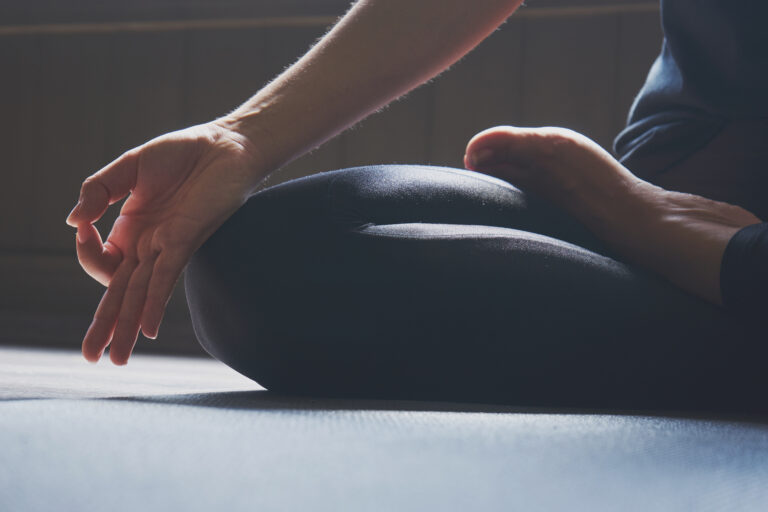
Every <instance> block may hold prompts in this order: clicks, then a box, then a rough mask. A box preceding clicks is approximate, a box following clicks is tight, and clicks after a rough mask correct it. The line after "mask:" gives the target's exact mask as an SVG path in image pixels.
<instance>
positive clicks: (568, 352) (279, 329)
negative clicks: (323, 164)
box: [186, 166, 756, 407]
mask: <svg viewBox="0 0 768 512" xmlns="http://www.w3.org/2000/svg"><path fill="white" fill-rule="evenodd" d="M534 211H535V209H534V208H533V207H530V205H528V204H527V203H526V198H525V197H524V196H522V195H521V194H520V193H519V191H517V190H516V189H514V188H512V187H510V186H509V185H507V184H505V183H503V182H500V181H498V180H494V179H491V178H488V177H485V176H482V175H478V174H475V173H469V172H465V171H453V170H447V169H440V168H428V167H415V166H414V167H409V166H381V167H371V168H357V169H349V170H342V171H336V172H332V173H324V174H320V175H314V176H311V177H309V178H306V179H302V180H296V181H293V182H289V183H287V184H284V185H279V186H277V187H273V188H270V189H267V190H265V191H263V192H261V193H259V194H257V195H255V196H254V197H253V198H252V199H251V200H250V201H249V202H248V203H247V204H246V205H245V206H244V207H243V208H242V209H241V210H240V211H238V212H237V213H236V214H235V215H234V216H233V217H232V218H231V219H230V220H229V221H228V222H227V223H226V224H225V225H223V226H222V228H221V229H220V230H219V231H218V232H217V233H216V234H214V236H213V237H211V239H210V240H209V241H208V242H206V244H205V245H204V246H203V247H201V249H200V250H199V251H198V253H197V254H196V255H195V257H194V258H193V260H192V262H191V263H190V266H189V268H188V270H187V275H186V285H187V296H188V301H189V305H190V310H191V312H192V317H193V322H194V325H195V330H196V333H197V335H198V338H199V339H200V342H201V343H202V344H203V346H204V347H206V349H207V350H208V351H209V352H211V353H212V354H213V355H214V356H215V357H217V358H219V359H221V360H222V361H224V362H225V363H227V364H229V365H230V366H232V367H233V368H235V369H236V370H238V371H240V372H242V373H244V374H245V375H248V376H249V377H251V378H253V379H254V380H256V381H257V382H259V383H261V384H262V385H264V386H265V387H267V388H269V389H272V390H277V391H285V392H298V393H317V394H325V395H334V396H362V397H367V398H410V399H440V400H468V401H493V402H506V403H517V404H529V405H530V404H536V405H544V404H549V405H600V406H617V405H619V406H625V407H626V406H627V405H628V404H633V405H638V406H640V405H656V406H662V405H664V404H665V403H671V404H680V403H683V402H684V401H685V402H686V403H688V404H689V405H691V404H693V403H695V402H696V400H699V401H700V402H701V401H705V403H710V402H712V401H714V402H715V403H721V404H722V403H725V402H727V401H728V400H732V395H733V394H734V392H735V391H734V390H738V389H742V390H743V389H745V388H746V387H747V386H748V384H750V383H752V380H754V379H755V378H756V377H755V373H754V372H752V371H751V370H750V368H746V367H744V364H743V363H744V362H745V361H748V358H746V357H745V354H746V353H745V352H744V350H743V349H744V346H745V342H743V341H742V340H744V339H745V338H744V337H743V336H741V335H740V333H738V332H736V331H733V330H732V328H733V325H732V324H735V322H731V321H730V319H729V318H728V317H727V316H726V315H724V314H723V313H722V312H721V311H720V310H719V309H718V308H715V307H713V306H710V305H708V304H706V303H704V302H702V301H700V300H698V299H695V298H692V297H689V296H688V295H686V294H684V293H682V292H680V291H679V290H677V289H675V288H673V287H671V286H669V285H667V284H666V283H664V282H662V281H660V280H659V279H657V278H655V277H654V276H650V275H647V274H645V273H642V272H639V271H636V270H634V269H632V268H630V267H627V266H626V265H624V264H622V263H620V262H617V261H615V260H613V259H611V258H609V257H606V256H604V255H601V254H599V253H597V252H594V251H591V250H588V249H585V248H583V247H581V246H579V245H575V244H573V243H569V242H566V241H563V240H559V239H556V238H554V237H552V236H548V235H547V234H541V233H534V232H531V231H530V230H531V229H538V230H539V231H544V232H546V233H553V232H554V231H556V230H557V229H562V226H557V225H550V224H549V223H548V221H542V220H541V219H539V218H538V217H537V216H536V215H533V213H534ZM544 218H546V215H545V216H544ZM520 228H524V229H520ZM553 230H554V231H553ZM569 234H571V232H569ZM579 236H581V234H579V233H576V234H575V235H573V237H574V239H576V238H578V237H579ZM726 335H734V336H735V338H736V339H735V340H730V339H729V340H728V343H725V341H726V339H725V336H726ZM750 347H751V346H750ZM751 350H752V353H751V355H752V356H754V355H755V353H754V349H751ZM739 351H741V353H740V354H739ZM729 358H736V360H734V361H732V362H735V363H736V364H742V367H741V368H740V370H741V371H740V372H735V371H733V370H730V369H729V368H731V367H732V366H729V364H727V363H726V362H727V361H728V359H729ZM692 360H695V363H692ZM724 372H725V373H724ZM707 401H708V402H707ZM734 403H735V402H734Z"/></svg>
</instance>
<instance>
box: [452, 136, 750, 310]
mask: <svg viewBox="0 0 768 512" xmlns="http://www.w3.org/2000/svg"><path fill="white" fill-rule="evenodd" d="M464 162H465V165H466V167H467V168H469V169H472V170H475V171H478V172H483V173H486V174H490V175H493V176H496V177H499V178H501V179H504V180H507V181H509V182H510V183H512V184H514V185H516V186H518V187H520V188H521V189H523V190H527V191H530V192H533V193H534V194H536V195H538V196H540V197H543V198H546V199H548V200H549V201H551V202H553V203H555V204H556V205H558V206H560V207H561V208H563V209H564V210H565V211H567V212H569V213H570V214H571V215H573V216H574V217H576V218H577V219H579V220H580V221H581V222H582V223H583V224H584V225H586V226H587V227H588V228H589V229H591V230H592V231H593V232H594V233H595V234H596V235H597V236H598V237H599V238H601V239H602V240H603V241H604V242H606V243H607V244H608V245H609V246H610V247H611V248H612V249H614V250H615V251H616V252H617V253H618V254H619V255H621V256H622V257H623V258H624V259H625V260H626V261H629V262H631V263H634V264H637V265H640V266H643V267H646V268H649V269H651V270H654V271H655V272H657V273H659V274H661V275H662V276H664V277H666V278H667V279H668V280H669V281H671V282H672V283H674V284H676V285H677V286H679V287H681V288H683V289H684V290H686V291H688V292H690V293H693V294H695V295H698V296H700V297H702V298H704V299H706V300H708V301H710V302H713V303H715V304H722V297H721V294H720V265H721V262H722V258H723V253H724V252H725V248H726V246H727V244H728V241H729V240H730V239H731V237H732V236H733V235H734V234H735V233H736V232H737V231H739V230H740V229H741V228H743V227H745V226H748V225H751V224H755V223H758V222H760V219H758V218H757V217H755V216H754V215H753V214H752V213H750V212H748V211H746V210H744V209H742V208H739V207H738V206H734V205H730V204H726V203H721V202H718V201H712V200H710V199H706V198H703V197H700V196H696V195H692V194H683V193H680V192H672V191H669V190H664V189H662V188H659V187H657V186H655V185H652V184H650V183H648V182H646V181H643V180H641V179H640V178H638V177H637V176H635V175H633V174H632V173H631V172H630V171H629V170H628V169H627V168H626V167H624V166H623V165H621V163H619V162H618V161H616V159H614V158H613V157H612V156H611V155H610V154H609V153H608V152H606V151H605V150H603V148H601V147H600V146H599V145H598V144H596V143H595V142H593V141H592V140H590V139H588V138H587V137H585V136H583V135H581V134H579V133H576V132H573V131H571V130H567V129H563V128H515V127H512V126H499V127H495V128H489V129H487V130H484V131H482V132H480V133H478V134H477V135H475V136H474V137H473V138H472V139H471V140H470V141H469V144H468V145H467V149H466V153H465V157H464Z"/></svg>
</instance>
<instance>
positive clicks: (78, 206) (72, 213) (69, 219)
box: [66, 201, 80, 228]
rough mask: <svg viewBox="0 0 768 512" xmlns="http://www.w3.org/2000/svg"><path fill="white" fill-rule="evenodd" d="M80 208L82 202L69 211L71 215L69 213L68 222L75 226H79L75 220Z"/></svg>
mask: <svg viewBox="0 0 768 512" xmlns="http://www.w3.org/2000/svg"><path fill="white" fill-rule="evenodd" d="M79 208H80V202H79V201H78V203H77V204H76V205H75V207H74V208H72V211H70V212H69V215H67V220H66V223H67V224H68V225H70V226H72V227H73V228H76V227H77V222H76V221H75V217H77V213H78V210H79Z"/></svg>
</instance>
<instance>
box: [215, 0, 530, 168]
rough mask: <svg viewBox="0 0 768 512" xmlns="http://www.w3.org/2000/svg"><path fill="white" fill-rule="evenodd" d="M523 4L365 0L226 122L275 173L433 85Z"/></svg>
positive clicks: (495, 0) (489, 0)
mask: <svg viewBox="0 0 768 512" xmlns="http://www.w3.org/2000/svg"><path fill="white" fill-rule="evenodd" d="M520 3H522V0H485V1H482V2H475V1H472V0H464V1H453V2H445V1H444V0H417V1H414V0H360V1H358V2H357V3H356V4H355V5H354V6H353V7H352V9H351V10H350V11H349V12H348V13H347V14H346V15H345V16H344V17H343V18H342V19H341V20H340V21H339V22H338V23H337V25H336V26H335V27H334V28H333V29H332V30H331V31H330V32H329V33H328V34H326V35H325V37H323V38H322V39H321V40H320V41H319V42H318V43H317V44H316V45H315V46H314V47H313V48H312V49H311V50H310V51H309V52H308V53H307V54H306V55H304V56H303V57H302V58H301V59H300V60H299V61H298V62H296V63H295V64H294V65H293V66H291V67H290V68H288V69H287V70H286V71H285V72H284V73H282V74H281V75H280V76H279V77H277V78H276V79H275V80H274V81H273V82H271V83H270V84H269V85H267V86H266V87H264V89H262V90H261V91H259V92H258V93H257V94H256V95H254V96H253V97H252V98H251V99H249V100H248V101H247V102H246V103H244V104H243V105H242V106H240V107H239V108H238V109H237V110H235V111H234V112H233V113H231V114H229V115H228V116H226V117H224V118H222V120H221V121H222V122H225V123H227V124H228V125H229V126H230V127H233V128H235V129H236V130H237V131H239V132H241V133H243V134H245V136H246V138H247V139H248V140H249V141H250V143H251V144H253V146H254V148H255V150H256V151H258V152H259V154H260V155H261V157H262V159H263V160H264V168H265V169H267V171H265V172H270V171H271V170H274V169H276V168H278V167H280V166H281V165H284V164H285V163H287V162H289V161H290V160H292V159H294V158H297V157H298V156H301V155H302V154H303V153H305V152H307V151H309V150H310V149H312V148H314V147H317V146H318V145H320V144H322V143H323V142H325V141H326V140H328V139H330V138H331V137H333V136H334V135H336V134H337V133H339V132H340V131H342V130H344V129H345V128H347V127H349V126H351V125H353V124H354V123H356V122H357V121H359V120H360V119H362V118H364V117H365V116H367V115H368V114H370V113H371V112H374V111H375V110H377V109H378V108H380V107H382V106H383V105H386V104H387V103H389V102H390V101H392V100H394V99H395V98H397V97H399V96H401V95H403V94H405V93H406V92H408V91H409V90H411V89H413V88H414V87H416V86H418V85H419V84H421V83H424V82H426V81H427V80H429V79H430V78H432V77H433V76H435V75H437V74H438V73H440V72H441V71H442V70H444V69H445V68H447V67H448V66H450V65H451V64H453V63H454V62H455V61H457V60H458V59H459V58H461V57H462V56H463V55H464V54H466V53H467V52H469V51H470V50H471V49H472V48H474V47H475V46H476V45H477V44H478V43H479V42H480V41H482V40H483V39H484V38H485V37H487V36H488V35H489V34H490V33H491V32H492V31H493V30H494V29H495V28H496V27H498V26H499V25H500V24H501V23H503V22H504V20H505V19H506V18H507V17H508V16H509V15H510V14H511V13H512V12H513V11H514V10H515V9H516V8H517V7H518V6H519V5H520Z"/></svg>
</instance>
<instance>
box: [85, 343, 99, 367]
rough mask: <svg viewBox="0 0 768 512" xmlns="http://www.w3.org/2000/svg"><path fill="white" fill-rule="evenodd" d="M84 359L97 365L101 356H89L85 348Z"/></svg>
mask: <svg viewBox="0 0 768 512" xmlns="http://www.w3.org/2000/svg"><path fill="white" fill-rule="evenodd" d="M83 357H84V358H85V360H86V361H88V362H89V363H92V364H96V363H98V362H99V359H101V354H89V353H88V351H87V350H86V349H85V347H83Z"/></svg>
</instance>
